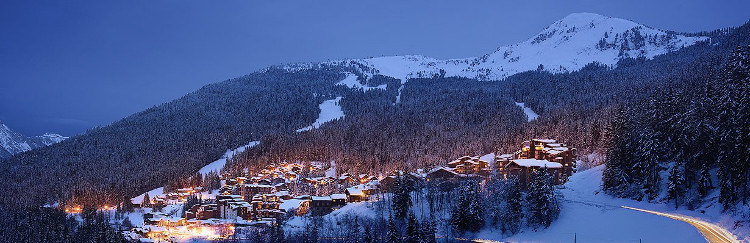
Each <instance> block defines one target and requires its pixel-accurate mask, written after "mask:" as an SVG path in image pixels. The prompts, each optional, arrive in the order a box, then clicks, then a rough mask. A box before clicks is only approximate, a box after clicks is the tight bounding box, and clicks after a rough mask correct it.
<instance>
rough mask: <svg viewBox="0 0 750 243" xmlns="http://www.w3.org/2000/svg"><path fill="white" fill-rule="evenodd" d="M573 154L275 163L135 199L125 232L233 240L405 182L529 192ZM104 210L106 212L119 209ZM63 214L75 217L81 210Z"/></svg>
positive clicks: (558, 147) (546, 142)
mask: <svg viewBox="0 0 750 243" xmlns="http://www.w3.org/2000/svg"><path fill="white" fill-rule="evenodd" d="M575 153H576V149H575V148H570V147H568V146H566V145H565V144H562V143H557V142H556V141H555V140H552V139H532V140H529V141H525V142H523V143H522V144H521V146H520V149H519V150H518V151H516V152H514V153H511V154H501V155H498V156H495V154H489V155H485V156H481V157H480V156H474V157H472V156H464V157H460V158H458V159H456V160H453V161H450V162H448V163H446V164H445V165H444V166H438V167H435V168H431V169H430V170H417V171H416V172H410V173H407V172H404V171H392V172H389V173H387V174H382V175H367V174H360V175H352V174H349V173H341V174H339V175H336V173H335V164H332V166H331V168H328V169H324V165H323V164H322V163H307V164H303V163H288V162H281V163H272V164H269V165H268V166H267V167H266V168H263V169H261V170H260V171H259V173H256V174H252V175H249V174H245V175H241V176H236V175H235V176H232V175H229V174H224V175H222V176H221V187H220V188H219V189H218V190H213V191H206V190H204V189H203V188H201V187H192V188H181V189H177V190H175V191H169V192H165V191H162V192H157V193H154V192H155V191H152V193H154V194H153V195H148V193H145V194H143V195H141V196H139V197H136V198H133V199H132V200H131V202H132V203H133V206H135V208H136V209H135V211H136V212H140V213H141V214H142V221H140V220H137V219H136V220H132V216H131V220H130V221H132V222H133V226H134V227H133V228H132V229H130V230H127V231H124V232H123V234H124V235H125V236H126V238H128V239H129V240H131V241H132V242H182V241H186V240H190V239H205V240H219V239H229V238H230V237H236V235H235V233H237V232H235V231H236V229H238V228H241V227H260V228H262V227H268V226H269V225H272V224H274V222H276V221H277V220H281V219H286V218H290V217H294V216H302V215H307V214H310V215H316V216H320V215H326V214H329V213H331V212H334V211H336V210H338V209H340V208H342V207H344V206H346V205H347V204H356V203H362V202H367V201H376V200H380V199H382V197H383V195H384V194H386V193H388V192H389V191H390V190H391V188H392V185H393V183H394V181H395V180H397V178H400V177H403V178H408V179H409V180H412V181H423V182H429V181H432V182H435V181H461V180H480V181H481V180H485V179H487V178H488V177H489V176H491V175H496V176H501V177H508V176H515V177H517V178H518V179H519V181H520V185H521V186H522V187H524V188H526V187H528V185H529V174H530V173H531V171H534V170H538V169H547V170H548V172H549V173H550V175H551V177H552V178H551V180H552V183H553V184H562V183H564V182H565V181H566V180H567V178H568V177H569V176H571V175H572V173H573V172H574V170H575V161H574V159H575V156H576V154H575ZM303 175H324V176H317V177H305V176H303ZM304 192H308V193H304ZM104 207H105V208H102V209H101V210H115V208H114V207H109V206H104ZM65 210H66V212H67V213H70V214H76V213H80V211H81V208H80V207H79V206H71V207H68V208H66V209H65Z"/></svg>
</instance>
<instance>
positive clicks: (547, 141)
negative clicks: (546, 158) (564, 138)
mask: <svg viewBox="0 0 750 243" xmlns="http://www.w3.org/2000/svg"><path fill="white" fill-rule="evenodd" d="M531 141H534V142H542V143H556V142H557V141H556V140H554V139H532V140H531Z"/></svg>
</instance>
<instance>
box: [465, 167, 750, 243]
mask: <svg viewBox="0 0 750 243" xmlns="http://www.w3.org/2000/svg"><path fill="white" fill-rule="evenodd" d="M603 170H604V166H603V165H601V166H597V167H594V168H592V169H589V170H586V171H582V172H578V173H576V174H574V175H573V176H572V177H571V178H570V181H569V182H568V183H566V184H565V185H564V186H563V188H562V189H561V190H560V192H561V193H562V195H563V200H562V205H561V207H562V210H561V214H560V218H559V219H558V220H557V221H555V222H554V223H552V225H550V227H549V228H547V229H544V230H540V231H536V232H535V231H531V230H527V231H525V232H522V233H519V234H517V235H513V236H511V237H509V238H506V239H502V240H507V241H510V242H566V241H572V240H573V238H574V237H575V238H577V240H580V241H581V242H639V241H642V242H705V239H704V237H703V236H701V233H700V232H699V231H698V229H696V227H694V226H692V225H690V224H688V223H686V222H682V221H679V220H675V219H671V218H669V217H664V216H659V215H653V214H649V213H644V212H638V211H635V210H631V209H626V208H623V206H628V207H634V208H639V209H648V210H653V211H657V212H664V213H669V214H673V215H680V216H683V217H689V218H691V219H693V220H697V221H702V222H705V223H706V224H714V225H717V227H721V228H725V229H730V231H732V233H734V234H735V235H737V236H739V238H740V239H741V240H747V239H748V238H747V237H748V228H747V227H741V226H740V227H739V228H734V227H735V226H736V225H734V220H733V219H731V217H729V216H727V215H725V214H723V213H722V210H721V208H720V206H719V205H718V204H713V205H712V206H711V207H709V208H704V209H703V210H702V211H691V210H687V209H685V208H679V209H675V208H674V205H672V204H662V203H649V202H645V201H642V202H639V201H634V200H630V199H623V198H614V197H612V196H610V195H607V194H605V193H604V192H602V191H601V187H600V186H601V183H602V172H603ZM477 238H481V239H497V237H496V236H495V235H494V232H493V231H491V230H487V231H483V232H481V233H480V234H479V235H477ZM497 240H500V239H497Z"/></svg>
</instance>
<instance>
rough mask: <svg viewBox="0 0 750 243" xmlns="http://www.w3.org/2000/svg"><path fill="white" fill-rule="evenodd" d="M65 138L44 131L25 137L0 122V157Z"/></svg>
mask: <svg viewBox="0 0 750 243" xmlns="http://www.w3.org/2000/svg"><path fill="white" fill-rule="evenodd" d="M65 139H67V137H63V136H61V135H59V134H53V133H45V134H44V135H41V136H36V137H26V136H23V135H22V134H20V133H17V132H15V131H13V130H11V129H10V128H9V127H8V126H6V125H5V124H3V123H2V122H0V159H2V158H7V157H10V156H12V155H14V154H17V153H20V152H24V151H29V150H32V149H35V148H38V147H44V146H48V145H51V144H55V143H59V142H60V141H62V140H65Z"/></svg>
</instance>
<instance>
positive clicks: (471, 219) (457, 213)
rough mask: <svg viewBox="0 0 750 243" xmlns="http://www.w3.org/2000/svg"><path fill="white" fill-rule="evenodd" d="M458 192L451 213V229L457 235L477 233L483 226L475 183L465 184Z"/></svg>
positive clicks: (482, 215) (479, 198)
mask: <svg viewBox="0 0 750 243" xmlns="http://www.w3.org/2000/svg"><path fill="white" fill-rule="evenodd" d="M459 190H460V191H459V192H457V193H458V194H459V195H458V200H457V202H456V205H455V206H454V208H453V211H451V217H450V224H451V226H452V229H453V230H454V231H455V232H457V233H459V234H463V233H464V232H466V231H472V232H476V231H479V229H481V227H482V226H484V210H483V206H482V199H481V197H480V196H479V191H478V190H479V189H478V187H477V185H476V182H468V183H465V184H464V185H463V186H461V187H460V188H459Z"/></svg>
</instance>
